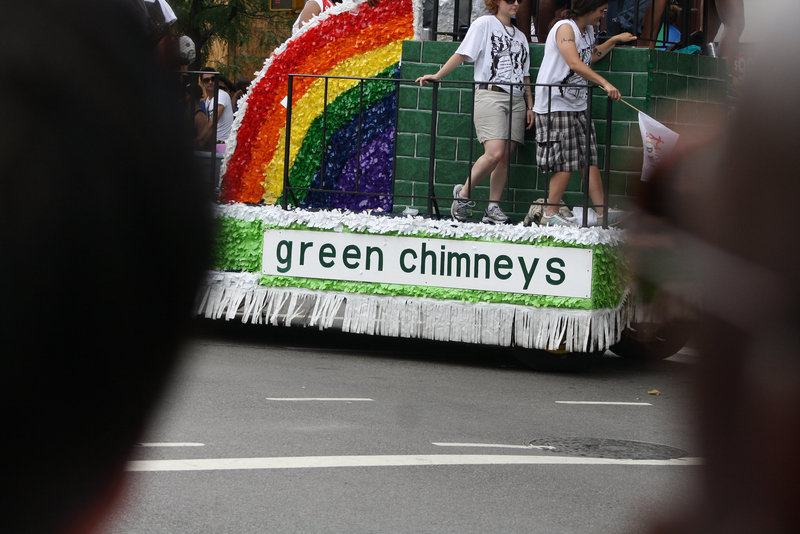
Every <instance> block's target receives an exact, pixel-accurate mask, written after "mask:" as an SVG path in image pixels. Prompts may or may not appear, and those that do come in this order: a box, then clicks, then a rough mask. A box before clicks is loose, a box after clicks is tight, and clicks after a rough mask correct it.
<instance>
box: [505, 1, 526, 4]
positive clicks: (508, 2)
mask: <svg viewBox="0 0 800 534" xmlns="http://www.w3.org/2000/svg"><path fill="white" fill-rule="evenodd" d="M522 1H523V0H506V4H514V3H517V4H519V5H522Z"/></svg>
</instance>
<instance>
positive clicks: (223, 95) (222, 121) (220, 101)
mask: <svg viewBox="0 0 800 534" xmlns="http://www.w3.org/2000/svg"><path fill="white" fill-rule="evenodd" d="M217 95H218V96H217V106H223V107H224V109H223V110H222V113H220V114H219V116H218V117H217V141H222V142H223V143H224V142H225V141H227V140H228V136H229V135H230V134H231V127H232V126H233V105H232V104H231V95H229V94H228V93H227V92H226V91H223V90H222V89H220V90H219V91H217ZM213 108H214V99H213V98H206V110H208V111H207V113H208V120H212V118H213V115H212V112H213Z"/></svg>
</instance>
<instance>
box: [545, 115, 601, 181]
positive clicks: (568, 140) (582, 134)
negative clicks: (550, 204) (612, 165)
mask: <svg viewBox="0 0 800 534" xmlns="http://www.w3.org/2000/svg"><path fill="white" fill-rule="evenodd" d="M586 126H587V125H586V112H584V111H553V112H551V113H545V114H538V113H537V114H536V163H537V165H538V166H539V168H540V169H541V170H542V171H544V172H565V171H566V172H572V171H577V170H579V169H582V168H583V166H584V163H585V160H586V155H585V154H586V152H585V147H586ZM589 129H590V130H591V142H590V145H591V146H590V147H589V148H590V155H591V158H590V162H589V165H595V166H597V135H596V133H595V131H594V123H592V122H591V121H590V122H589ZM548 130H549V131H548Z"/></svg>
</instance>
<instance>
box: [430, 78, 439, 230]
mask: <svg viewBox="0 0 800 534" xmlns="http://www.w3.org/2000/svg"><path fill="white" fill-rule="evenodd" d="M438 107H439V82H437V81H435V82H433V97H432V99H431V153H430V155H429V156H428V216H432V214H433V197H434V196H435V195H436V192H435V190H434V187H433V184H434V180H433V177H434V171H435V169H436V115H437V113H438V109H437V108H438ZM436 207H437V210H436V211H437V215H438V211H439V210H438V207H439V206H438V203H437V205H436Z"/></svg>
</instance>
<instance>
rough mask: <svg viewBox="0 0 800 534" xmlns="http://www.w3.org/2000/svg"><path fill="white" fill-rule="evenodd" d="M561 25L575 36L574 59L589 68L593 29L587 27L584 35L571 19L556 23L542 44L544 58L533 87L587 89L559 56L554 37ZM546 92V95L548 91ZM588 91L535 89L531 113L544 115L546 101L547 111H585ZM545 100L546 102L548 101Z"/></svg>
mask: <svg viewBox="0 0 800 534" xmlns="http://www.w3.org/2000/svg"><path fill="white" fill-rule="evenodd" d="M564 24H569V25H570V26H572V31H573V32H575V46H576V48H577V49H578V56H580V58H581V61H583V62H584V63H586V64H587V65H591V64H592V50H593V49H594V45H595V35H594V26H587V27H586V31H585V32H581V31H580V29H578V25H577V24H575V21H574V20H572V19H564V20H560V21H558V22H556V24H555V25H554V26H553V29H552V30H550V33H548V34H547V40H546V41H545V43H544V58H543V59H542V65H541V67H540V68H539V75H538V76H537V77H536V83H537V84H578V85H584V86H586V85H588V83H587V81H586V80H585V79H584V78H583V77H582V76H580V75H579V74H576V73H574V72H573V71H572V69H570V68H569V65H567V62H566V61H565V60H564V56H562V55H561V51H560V50H559V49H558V43H556V33H557V32H558V29H559V28H560V27H561V26H563V25H564ZM548 89H549V90H550V91H548ZM587 94H588V91H587V90H586V89H585V88H582V87H581V88H579V87H552V88H548V87H540V86H539V85H537V86H536V95H535V97H534V104H533V110H534V111H535V112H536V113H539V114H543V113H547V112H548V100H550V108H549V109H550V111H585V110H586V96H587ZM548 96H549V97H550V98H548Z"/></svg>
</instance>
